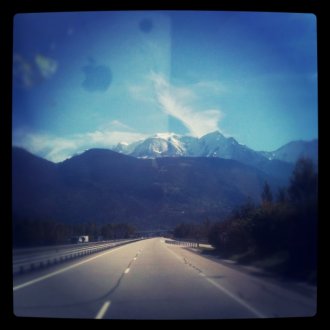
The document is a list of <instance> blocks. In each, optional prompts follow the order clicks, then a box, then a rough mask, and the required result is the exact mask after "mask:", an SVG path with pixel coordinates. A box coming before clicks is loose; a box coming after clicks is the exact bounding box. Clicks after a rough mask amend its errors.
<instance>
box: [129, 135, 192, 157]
mask: <svg viewBox="0 0 330 330" xmlns="http://www.w3.org/2000/svg"><path fill="white" fill-rule="evenodd" d="M130 155H131V156H134V157H139V158H155V157H165V156H167V157H175V156H185V155H186V148H185V144H184V143H182V141H181V140H180V137H179V136H178V135H175V134H172V133H168V134H167V133H159V134H156V135H154V136H152V137H150V138H147V139H146V140H145V141H143V142H142V143H139V144H138V145H137V146H136V147H135V148H134V150H133V152H131V153H130Z"/></svg>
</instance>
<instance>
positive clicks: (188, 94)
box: [150, 72, 223, 136]
mask: <svg viewBox="0 0 330 330" xmlns="http://www.w3.org/2000/svg"><path fill="white" fill-rule="evenodd" d="M150 79H151V81H152V82H153V83H154V88H155V92H156V98H157V101H158V103H159V105H160V107H161V108H162V110H163V111H164V112H165V113H167V114H169V115H171V116H173V117H175V118H177V119H178V120H180V121H181V122H182V123H183V124H184V125H185V126H186V127H187V128H188V129H189V132H190V134H192V135H195V136H202V135H204V134H206V133H209V132H212V131H215V130H219V121H220V120H221V118H222V117H223V113H222V112H221V111H220V110H219V109H203V110H200V109H196V107H195V106H194V105H193V103H194V101H195V100H196V99H197V98H198V95H197V94H196V92H195V91H194V88H187V87H175V86H173V85H171V84H170V83H169V82H168V81H167V80H166V79H165V77H164V76H163V75H161V74H157V73H154V72H153V73H152V74H151V75H150ZM201 84H202V85H203V84H204V87H205V82H204V83H201ZM210 84H211V83H209V85H210ZM211 85H212V84H211ZM212 86H213V87H214V88H215V87H217V88H219V86H215V85H212Z"/></svg>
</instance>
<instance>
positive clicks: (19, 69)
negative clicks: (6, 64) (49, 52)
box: [13, 54, 58, 89]
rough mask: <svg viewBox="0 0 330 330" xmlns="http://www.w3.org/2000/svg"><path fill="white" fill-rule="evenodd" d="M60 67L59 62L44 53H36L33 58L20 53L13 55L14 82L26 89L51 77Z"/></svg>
mask: <svg viewBox="0 0 330 330" xmlns="http://www.w3.org/2000/svg"><path fill="white" fill-rule="evenodd" d="M57 69H58V62H57V61H56V60H54V59H52V58H50V57H47V56H44V55H42V54H36V55H35V56H34V58H33V60H30V59H28V58H25V57H24V56H22V55H20V54H14V56H13V78H14V84H15V85H16V86H18V87H22V88H25V89H29V88H32V87H33V86H34V85H36V84H37V83H39V82H41V81H43V80H46V79H49V78H51V77H52V76H53V75H54V74H55V73H56V72H57Z"/></svg>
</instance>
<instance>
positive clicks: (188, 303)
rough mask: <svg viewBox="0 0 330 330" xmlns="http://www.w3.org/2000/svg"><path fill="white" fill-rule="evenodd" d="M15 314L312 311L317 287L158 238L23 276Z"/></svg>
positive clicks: (218, 315)
mask: <svg viewBox="0 0 330 330" xmlns="http://www.w3.org/2000/svg"><path fill="white" fill-rule="evenodd" d="M13 293H14V314H15V315H16V316H34V317H55V318H58V317H59V318H89V319H95V318H96V319H236V318H267V317H299V316H313V315H315V313H316V290H315V288H309V287H306V286H304V285H297V284H295V285H293V284H290V283H283V282H281V281H277V280H274V279H268V278H265V277H263V276H260V275H259V276H258V275H255V274H253V273H252V272H249V271H247V270H246V269H243V270H242V271H241V270H240V269H239V267H237V266H231V265H226V264H225V263H221V262H219V261H217V260H212V259H210V258H206V257H204V256H201V255H200V254H197V253H194V252H192V251H190V250H189V249H187V248H184V247H180V246H174V245H168V244H166V243H165V240H164V239H162V238H152V239H147V240H143V241H139V242H135V243H131V244H128V245H124V246H121V247H117V248H114V249H111V250H108V251H105V252H101V253H98V254H95V255H93V256H88V257H84V258H81V259H79V260H76V261H72V262H69V263H65V264H62V265H58V266H57V267H56V268H51V269H48V270H43V271H40V272H38V273H34V274H30V275H24V276H19V277H17V278H15V280H14V287H13Z"/></svg>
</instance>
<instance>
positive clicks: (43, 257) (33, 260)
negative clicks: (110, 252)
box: [13, 238, 141, 275]
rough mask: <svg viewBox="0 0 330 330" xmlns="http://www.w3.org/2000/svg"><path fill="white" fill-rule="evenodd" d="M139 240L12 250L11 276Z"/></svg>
mask: <svg viewBox="0 0 330 330" xmlns="http://www.w3.org/2000/svg"><path fill="white" fill-rule="evenodd" d="M139 240H141V239H140V238H138V239H130V240H115V241H105V242H97V243H81V244H69V245H61V246H52V247H40V248H32V249H15V250H13V275H19V274H23V273H26V272H29V271H33V270H37V269H42V268H45V267H49V266H52V265H56V264H59V263H61V262H65V261H69V260H72V259H75V258H78V257H83V256H87V255H90V254H92V253H96V252H100V251H104V250H107V249H110V248H112V247H115V246H119V245H123V244H128V243H132V242H135V241H139Z"/></svg>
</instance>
